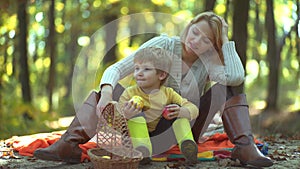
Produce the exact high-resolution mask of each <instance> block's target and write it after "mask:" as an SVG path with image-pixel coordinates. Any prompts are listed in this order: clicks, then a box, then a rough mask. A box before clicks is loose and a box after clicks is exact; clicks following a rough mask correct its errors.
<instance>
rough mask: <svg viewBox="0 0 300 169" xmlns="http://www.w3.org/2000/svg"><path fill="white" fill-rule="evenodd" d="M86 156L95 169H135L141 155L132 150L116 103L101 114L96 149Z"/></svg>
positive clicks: (90, 150) (126, 128)
mask: <svg viewBox="0 0 300 169" xmlns="http://www.w3.org/2000/svg"><path fill="white" fill-rule="evenodd" d="M88 155H89V157H90V159H91V162H92V163H93V165H94V168H95V169H115V168H117V169H137V168H138V165H139V162H140V161H141V160H142V158H143V157H142V153H141V152H139V151H136V150H134V149H133V146H132V142H131V139H130V136H129V132H128V127H127V121H126V118H125V117H124V116H123V115H122V114H121V113H119V111H118V108H117V103H116V102H111V103H109V104H108V105H107V106H106V107H105V108H104V110H103V111H102V112H101V116H100V118H99V121H98V125H97V148H93V149H89V150H88Z"/></svg>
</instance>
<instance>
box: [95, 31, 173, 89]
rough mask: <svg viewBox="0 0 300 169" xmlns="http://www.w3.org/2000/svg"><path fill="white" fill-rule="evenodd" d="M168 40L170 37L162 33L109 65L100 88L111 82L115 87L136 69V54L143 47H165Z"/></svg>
mask: <svg viewBox="0 0 300 169" xmlns="http://www.w3.org/2000/svg"><path fill="white" fill-rule="evenodd" d="M167 41H168V37H167V36H164V35H161V36H157V37H154V38H152V39H150V40H149V41H147V42H145V43H144V44H142V45H141V46H140V47H139V49H138V50H136V51H135V52H134V53H132V54H131V55H129V56H127V57H125V58H124V59H122V60H120V61H118V62H116V63H115V64H113V65H111V66H109V67H108V68H107V69H106V70H105V71H104V73H103V75H102V78H101V82H100V88H101V86H102V85H103V84H110V85H111V86H112V87H113V88H114V87H115V86H116V84H117V83H118V81H119V80H121V79H123V78H124V77H126V76H128V75H130V74H131V73H133V71H134V63H133V59H134V54H135V53H136V52H137V51H139V50H140V49H142V48H145V47H150V46H156V47H160V48H165V47H166V44H167Z"/></svg>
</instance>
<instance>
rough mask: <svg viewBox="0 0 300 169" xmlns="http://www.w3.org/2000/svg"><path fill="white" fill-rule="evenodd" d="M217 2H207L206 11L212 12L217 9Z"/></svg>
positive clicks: (211, 0) (209, 0) (210, 0)
mask: <svg viewBox="0 0 300 169" xmlns="http://www.w3.org/2000/svg"><path fill="white" fill-rule="evenodd" d="M215 3H216V0H206V1H205V11H212V10H213V9H214V7H215Z"/></svg>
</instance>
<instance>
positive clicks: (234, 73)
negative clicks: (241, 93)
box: [201, 41, 245, 86]
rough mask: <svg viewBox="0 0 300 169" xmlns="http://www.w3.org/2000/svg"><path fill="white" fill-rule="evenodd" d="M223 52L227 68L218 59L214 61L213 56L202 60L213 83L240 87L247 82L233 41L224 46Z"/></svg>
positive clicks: (208, 55)
mask: <svg viewBox="0 0 300 169" xmlns="http://www.w3.org/2000/svg"><path fill="white" fill-rule="evenodd" d="M222 51H223V55H224V62H225V66H224V65H222V64H221V62H220V61H218V59H216V60H213V59H212V56H211V54H212V53H207V56H204V57H202V58H201V60H202V61H203V63H204V65H205V66H206V67H207V69H208V73H209V78H210V80H211V81H215V82H218V83H221V84H223V85H228V86H238V85H240V84H242V83H243V82H244V80H245V70H244V67H243V64H242V62H241V60H240V57H239V55H238V54H237V52H236V49H235V43H234V42H233V41H230V42H227V43H225V44H223V46H222Z"/></svg>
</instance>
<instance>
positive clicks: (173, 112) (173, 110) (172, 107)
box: [164, 104, 180, 120]
mask: <svg viewBox="0 0 300 169" xmlns="http://www.w3.org/2000/svg"><path fill="white" fill-rule="evenodd" d="M165 109H166V110H167V112H168V113H167V114H166V115H165V116H164V117H165V119H167V120H172V119H174V118H177V117H178V114H179V112H180V106H178V105H177V104H169V105H167V106H166V107H165Z"/></svg>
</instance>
